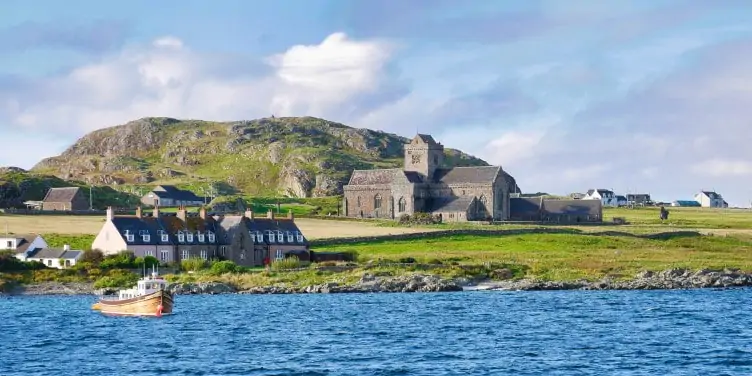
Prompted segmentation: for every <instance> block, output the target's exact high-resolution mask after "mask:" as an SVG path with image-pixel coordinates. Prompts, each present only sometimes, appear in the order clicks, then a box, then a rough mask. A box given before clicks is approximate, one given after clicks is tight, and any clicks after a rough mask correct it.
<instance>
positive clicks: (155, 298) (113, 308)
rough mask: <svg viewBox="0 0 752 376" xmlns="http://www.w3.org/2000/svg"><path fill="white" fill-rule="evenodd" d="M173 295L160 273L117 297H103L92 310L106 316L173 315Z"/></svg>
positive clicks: (148, 277) (144, 278)
mask: <svg viewBox="0 0 752 376" xmlns="http://www.w3.org/2000/svg"><path fill="white" fill-rule="evenodd" d="M173 305H174V302H173V294H172V293H171V292H169V291H167V281H165V280H164V278H162V277H160V276H159V274H158V273H156V272H152V273H151V275H148V276H144V277H143V278H141V279H139V280H138V283H137V284H136V286H135V287H133V288H130V289H126V290H120V291H118V295H117V297H114V298H107V297H102V298H100V299H99V302H97V303H95V304H94V305H93V306H92V307H91V308H92V309H94V310H97V311H100V312H102V313H103V314H106V315H114V316H154V317H161V316H162V315H169V314H172V307H173Z"/></svg>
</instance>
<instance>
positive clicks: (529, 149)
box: [483, 130, 546, 166]
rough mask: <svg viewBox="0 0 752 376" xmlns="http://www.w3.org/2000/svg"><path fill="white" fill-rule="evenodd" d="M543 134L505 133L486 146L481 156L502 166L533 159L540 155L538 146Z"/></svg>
mask: <svg viewBox="0 0 752 376" xmlns="http://www.w3.org/2000/svg"><path fill="white" fill-rule="evenodd" d="M545 134H546V133H545V132H543V131H539V130H533V131H518V130H515V131H509V132H505V133H503V134H502V135H501V136H500V137H498V138H496V139H494V140H492V141H491V142H489V143H488V145H486V148H485V151H484V153H483V156H485V157H486V158H487V159H488V161H489V162H491V163H494V164H499V165H502V166H504V165H506V164H514V163H516V162H519V161H522V160H525V159H529V158H533V157H535V156H536V154H539V153H540V149H539V147H538V146H539V144H540V142H541V140H542V139H543V136H545Z"/></svg>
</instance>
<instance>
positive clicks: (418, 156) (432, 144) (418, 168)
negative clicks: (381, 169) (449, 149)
mask: <svg viewBox="0 0 752 376" xmlns="http://www.w3.org/2000/svg"><path fill="white" fill-rule="evenodd" d="M443 163H444V146H443V145H441V144H440V143H438V142H436V141H435V140H434V139H433V137H431V136H429V135H425V134H418V135H416V136H415V137H414V138H413V139H412V141H410V143H409V144H407V145H405V168H404V169H405V171H414V172H417V173H419V174H420V175H421V176H422V177H423V179H425V180H427V181H430V180H431V179H432V178H433V174H434V172H435V171H436V169H437V168H440V167H441V165H442V164H443Z"/></svg>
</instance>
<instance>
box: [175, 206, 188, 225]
mask: <svg viewBox="0 0 752 376" xmlns="http://www.w3.org/2000/svg"><path fill="white" fill-rule="evenodd" d="M185 214H186V213H185V206H180V207H178V213H177V217H178V218H180V220H182V221H183V222H185V218H186V215H185Z"/></svg>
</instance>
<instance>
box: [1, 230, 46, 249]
mask: <svg viewBox="0 0 752 376" xmlns="http://www.w3.org/2000/svg"><path fill="white" fill-rule="evenodd" d="M37 236H39V235H35V234H14V235H8V236H4V237H3V238H7V239H21V241H19V242H17V243H16V249H15V253H24V252H26V251H27V250H28V249H29V246H30V245H31V243H32V242H33V241H34V239H36V238H37Z"/></svg>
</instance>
